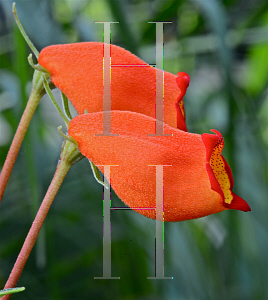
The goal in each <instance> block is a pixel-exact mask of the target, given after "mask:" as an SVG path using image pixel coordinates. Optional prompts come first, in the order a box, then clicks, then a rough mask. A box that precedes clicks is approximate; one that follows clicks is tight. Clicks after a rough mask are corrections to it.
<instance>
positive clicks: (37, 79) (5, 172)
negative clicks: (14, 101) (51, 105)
mask: <svg viewBox="0 0 268 300" xmlns="http://www.w3.org/2000/svg"><path fill="white" fill-rule="evenodd" d="M44 94H45V90H44V88H43V79H42V73H41V72H39V71H35V72H34V78H33V87H32V92H31V95H30V98H29V100H28V103H27V106H26V108H25V110H24V113H23V115H22V118H21V120H20V123H19V126H18V128H17V131H16V133H15V136H14V139H13V141H12V144H11V146H10V149H9V151H8V154H7V158H6V160H5V163H4V166H3V169H2V172H1V175H0V203H1V200H2V197H3V195H4V192H5V188H6V185H7V183H8V180H9V176H10V174H11V171H12V169H13V166H14V163H15V161H16V158H17V155H18V153H19V150H20V147H21V144H22V141H23V139H24V136H25V133H26V131H27V129H28V127H29V124H30V122H31V119H32V116H33V114H34V112H35V110H36V107H37V105H38V103H39V102H40V100H41V98H42V96H43V95H44Z"/></svg>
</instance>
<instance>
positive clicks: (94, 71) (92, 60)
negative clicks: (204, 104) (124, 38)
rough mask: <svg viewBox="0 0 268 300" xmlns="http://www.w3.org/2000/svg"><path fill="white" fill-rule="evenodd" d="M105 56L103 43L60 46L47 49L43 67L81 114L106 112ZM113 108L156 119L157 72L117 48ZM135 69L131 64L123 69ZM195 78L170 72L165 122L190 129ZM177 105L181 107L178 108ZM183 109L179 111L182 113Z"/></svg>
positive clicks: (113, 52)
mask: <svg viewBox="0 0 268 300" xmlns="http://www.w3.org/2000/svg"><path fill="white" fill-rule="evenodd" d="M103 53H104V44H103V43H98V42H86V43H75V44H66V45H54V46H49V47H47V48H44V49H43V50H42V51H41V53H40V56H39V60H38V62H39V64H40V65H42V66H43V67H44V68H46V69H47V70H48V71H49V72H50V75H51V80H52V82H53V83H54V84H55V86H57V87H58V88H59V89H60V90H61V91H62V92H63V93H64V94H65V95H66V96H67V97H68V98H69V99H70V101H71V102H72V104H73V106H74V107H75V109H76V110H77V112H78V113H79V114H83V113H84V112H85V110H87V112H99V111H103ZM110 57H111V109H112V110H125V111H133V112H138V113H141V114H144V115H147V116H150V117H153V118H155V108H156V75H157V74H156V73H160V76H162V75H161V73H163V71H161V70H159V69H157V68H154V67H151V66H150V65H148V64H146V63H145V62H144V61H143V60H141V59H140V58H138V57H137V56H135V55H134V54H132V53H130V52H129V51H127V50H125V49H123V48H121V47H118V46H115V45H111V47H110ZM122 65H130V66H128V67H127V66H122ZM189 82H190V77H189V75H187V74H186V73H183V72H180V73H178V76H176V75H173V74H171V73H168V72H164V105H163V109H164V120H163V121H164V123H166V124H169V125H170V126H172V127H175V128H176V127H177V126H178V128H179V129H181V130H184V131H187V128H186V123H185V111H184V105H183V96H184V95H185V93H186V89H187V87H188V85H189ZM175 107H176V108H175ZM176 109H177V110H176Z"/></svg>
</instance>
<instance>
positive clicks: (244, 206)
mask: <svg viewBox="0 0 268 300" xmlns="http://www.w3.org/2000/svg"><path fill="white" fill-rule="evenodd" d="M232 196H233V200H232V202H231V203H230V204H228V203H223V206H225V207H226V208H229V209H236V210H241V211H244V212H248V211H251V208H250V206H249V205H248V203H247V202H246V201H245V200H244V199H242V198H241V197H239V196H237V195H236V194H235V193H234V192H232Z"/></svg>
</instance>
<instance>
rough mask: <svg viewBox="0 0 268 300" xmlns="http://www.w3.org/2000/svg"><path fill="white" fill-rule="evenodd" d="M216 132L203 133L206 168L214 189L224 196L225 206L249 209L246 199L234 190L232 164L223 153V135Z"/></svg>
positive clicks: (243, 209) (223, 202)
mask: <svg viewBox="0 0 268 300" xmlns="http://www.w3.org/2000/svg"><path fill="white" fill-rule="evenodd" d="M211 131H212V132H214V133H216V135H213V134H207V133H204V134H202V141H203V143H204V144H205V147H206V161H207V163H206V170H207V173H208V176H209V179H210V183H211V188H212V190H214V191H216V192H217V193H219V195H220V196H221V197H222V204H223V206H225V207H227V208H229V209H238V210H242V211H249V210H250V207H249V205H248V204H247V202H246V201H245V200H243V199H242V198H240V197H238V196H237V195H236V194H235V193H234V192H233V191H232V189H233V187H234V180H233V175H232V171H231V168H230V166H229V165H228V163H227V162H226V160H225V158H224V157H223V156H222V155H221V152H222V149H223V147H224V140H223V138H222V135H221V134H220V132H218V131H217V130H213V129H212V130H211Z"/></svg>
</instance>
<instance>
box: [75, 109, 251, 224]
mask: <svg viewBox="0 0 268 300" xmlns="http://www.w3.org/2000/svg"><path fill="white" fill-rule="evenodd" d="M102 122H103V113H102V112H99V113H91V114H85V115H79V116H77V117H75V118H74V119H73V120H72V121H71V122H70V127H69V135H70V136H71V137H73V138H74V139H75V140H76V141H77V142H78V145H79V150H80V151H81V153H82V154H83V155H85V156H86V157H87V158H88V159H89V160H91V161H93V163H94V164H95V165H97V166H98V167H99V168H100V170H101V171H102V172H103V170H104V169H103V167H102V166H103V165H113V166H111V186H112V187H113V189H114V191H115V192H116V194H117V195H118V197H119V198H120V199H121V200H122V201H123V202H124V203H125V204H126V205H128V206H129V207H131V208H132V209H133V210H136V211H137V212H139V213H140V214H142V215H144V216H146V217H149V218H152V219H155V218H156V214H155V210H154V209H153V210H152V209H148V208H155V207H156V187H157V183H156V167H155V165H162V166H163V199H164V202H163V203H164V221H183V220H188V219H195V218H200V217H203V216H206V215H210V214H213V213H218V212H221V211H223V210H226V209H238V210H242V211H249V210H250V207H249V205H248V204H247V203H246V202H245V201H244V200H243V199H242V198H240V197H239V196H237V195H236V194H234V193H233V192H232V188H233V178H232V173H231V170H230V167H229V166H228V164H227V163H226V161H225V159H224V158H223V156H222V155H221V152H222V149H223V138H222V136H221V134H220V133H219V132H218V131H215V130H213V132H214V133H216V135H215V134H206V133H205V134H202V135H198V134H193V133H188V132H184V131H181V130H178V129H175V128H173V127H171V126H169V125H166V124H165V125H164V132H165V134H171V135H172V136H171V135H169V136H160V137H159V136H148V134H153V133H154V128H155V127H154V123H155V120H154V119H153V118H151V117H148V116H145V115H141V114H138V113H133V112H129V111H112V112H111V127H112V128H111V131H112V133H115V134H119V135H118V136H98V135H96V134H101V133H102ZM138 208H139V209H138ZM140 208H144V210H141V209H140ZM146 208H147V209H146Z"/></svg>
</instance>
